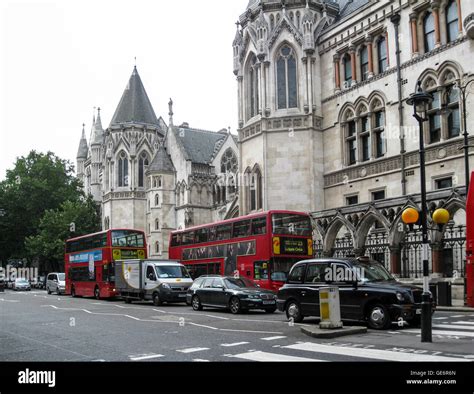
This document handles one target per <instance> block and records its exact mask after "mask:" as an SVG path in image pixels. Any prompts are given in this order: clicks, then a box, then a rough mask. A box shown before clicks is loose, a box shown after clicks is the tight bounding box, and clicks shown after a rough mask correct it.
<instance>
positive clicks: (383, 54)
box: [377, 36, 388, 73]
mask: <svg viewBox="0 0 474 394" xmlns="http://www.w3.org/2000/svg"><path fill="white" fill-rule="evenodd" d="M377 55H378V59H379V73H383V72H385V70H387V67H388V57H387V39H386V38H385V37H384V36H382V37H380V38H379V40H378V41H377Z"/></svg>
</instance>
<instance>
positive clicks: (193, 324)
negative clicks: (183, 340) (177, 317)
mask: <svg viewBox="0 0 474 394" xmlns="http://www.w3.org/2000/svg"><path fill="white" fill-rule="evenodd" d="M188 324H190V325H191V326H196V327H202V328H209V329H210V330H219V329H218V328H217V327H212V326H206V325H204V324H197V323H193V322H189V323H188Z"/></svg>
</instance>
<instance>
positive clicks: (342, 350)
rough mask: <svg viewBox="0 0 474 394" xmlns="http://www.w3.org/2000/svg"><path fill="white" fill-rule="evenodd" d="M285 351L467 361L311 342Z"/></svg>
mask: <svg viewBox="0 0 474 394" xmlns="http://www.w3.org/2000/svg"><path fill="white" fill-rule="evenodd" d="M282 348H285V349H293V350H304V351H307V352H313V353H326V354H336V355H340V356H351V357H356V358H367V359H374V360H385V361H466V360H465V359H463V358H455V357H443V356H432V355H427V354H414V353H401V352H394V351H390V350H378V349H362V348H356V349H355V348H349V347H343V346H330V345H321V344H317V343H311V342H303V343H296V344H294V345H289V346H282Z"/></svg>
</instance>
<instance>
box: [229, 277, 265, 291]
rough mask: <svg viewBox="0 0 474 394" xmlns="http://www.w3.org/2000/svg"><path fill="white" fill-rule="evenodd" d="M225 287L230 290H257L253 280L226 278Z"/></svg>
mask: <svg viewBox="0 0 474 394" xmlns="http://www.w3.org/2000/svg"><path fill="white" fill-rule="evenodd" d="M224 281H225V285H226V287H227V288H229V289H234V290H238V289H245V288H249V287H250V288H257V286H256V285H255V283H253V282H252V281H251V280H248V279H246V278H226V279H225V280H224Z"/></svg>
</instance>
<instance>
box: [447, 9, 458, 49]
mask: <svg viewBox="0 0 474 394" xmlns="http://www.w3.org/2000/svg"><path fill="white" fill-rule="evenodd" d="M445 13H446V31H447V33H448V42H452V41H454V40H455V39H456V38H457V37H458V35H459V19H458V18H459V16H458V5H457V2H456V0H451V1H449V2H448V5H447V6H446V9H445Z"/></svg>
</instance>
